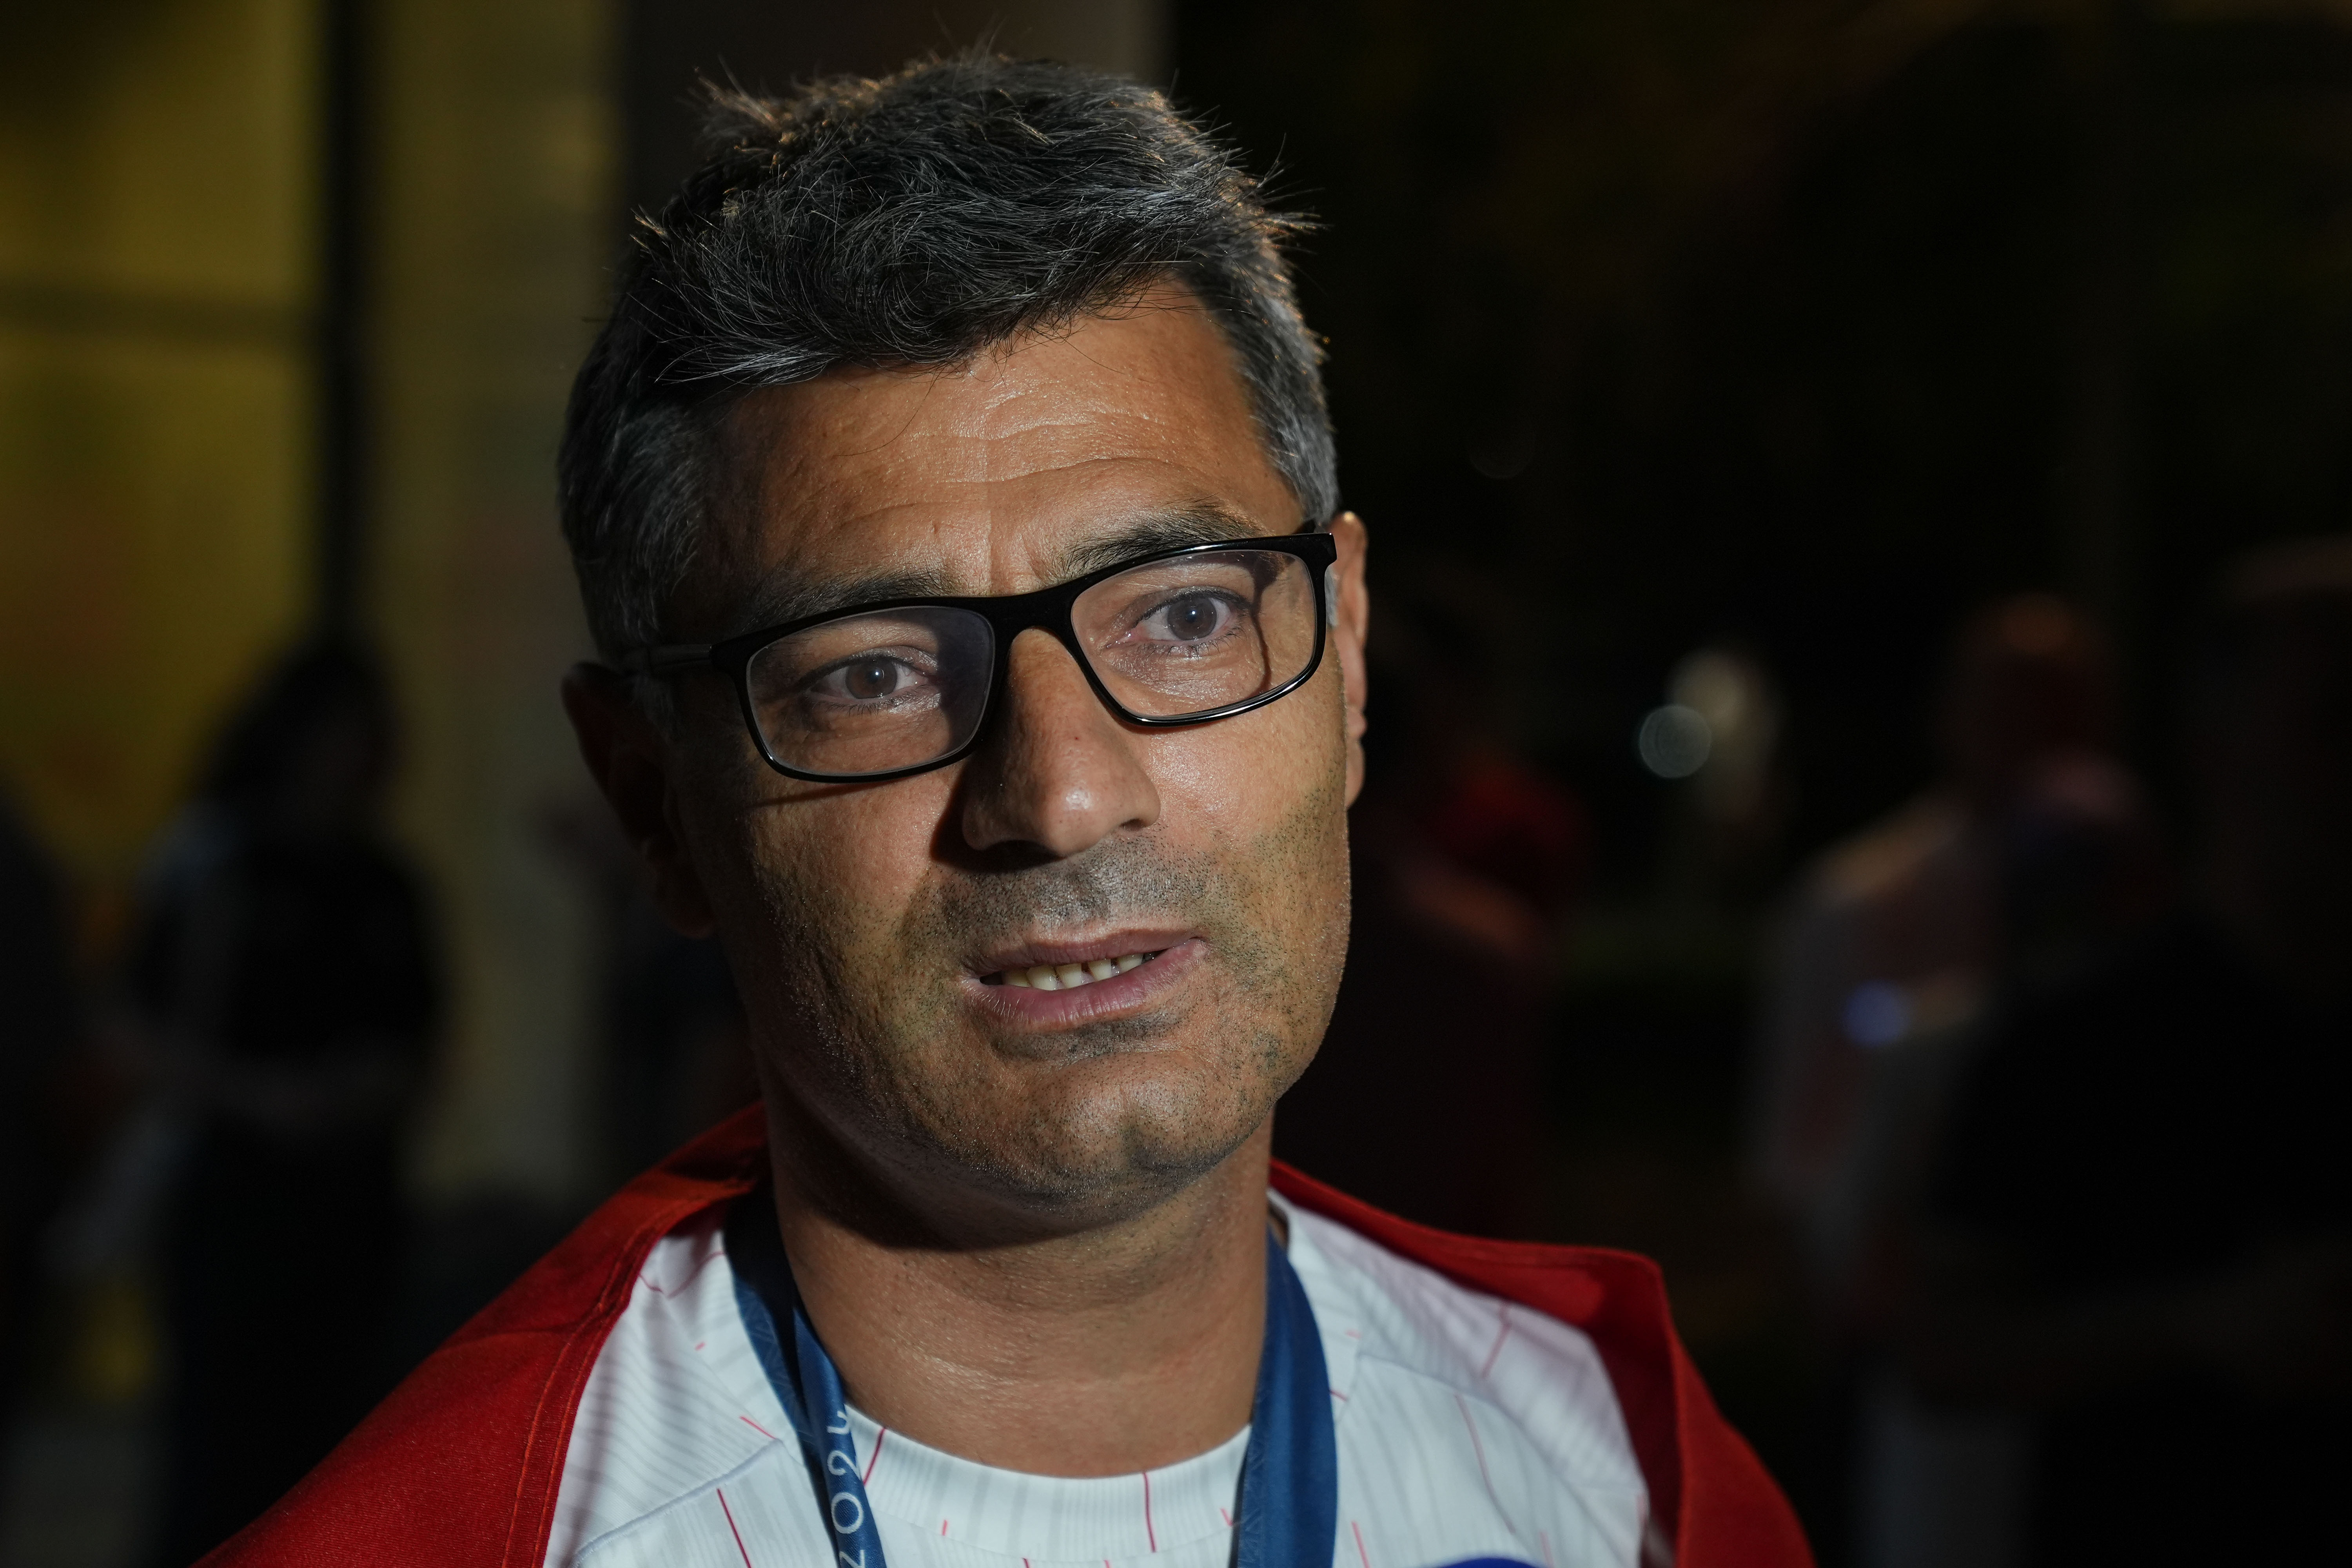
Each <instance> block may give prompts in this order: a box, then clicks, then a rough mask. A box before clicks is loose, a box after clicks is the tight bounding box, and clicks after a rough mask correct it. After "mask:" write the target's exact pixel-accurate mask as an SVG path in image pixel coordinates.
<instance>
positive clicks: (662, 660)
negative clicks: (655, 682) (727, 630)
mask: <svg viewBox="0 0 2352 1568" xmlns="http://www.w3.org/2000/svg"><path fill="white" fill-rule="evenodd" d="M710 646H711V645H710V644H709V643H707V642H679V643H665V644H663V645H662V646H660V647H634V648H631V649H630V650H629V651H628V652H626V653H625V654H623V655H622V656H621V658H620V665H621V668H623V669H625V670H627V671H628V672H629V673H630V674H632V675H676V674H677V672H678V671H679V670H681V669H692V668H695V666H697V665H701V664H708V663H709V662H710Z"/></svg>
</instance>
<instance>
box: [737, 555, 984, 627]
mask: <svg viewBox="0 0 2352 1568" xmlns="http://www.w3.org/2000/svg"><path fill="white" fill-rule="evenodd" d="M952 592H953V589H952V587H951V586H950V584H949V583H948V580H947V575H946V574H944V573H942V572H940V570H938V569H937V568H936V567H929V568H926V567H911V566H908V567H899V568H897V569H895V570H888V571H877V572H864V573H858V574H854V575H851V576H847V577H827V578H825V579H824V581H822V582H813V581H811V580H809V579H807V578H804V577H795V576H793V575H792V574H789V573H782V574H778V575H776V576H773V577H771V578H769V579H768V580H767V581H766V582H765V583H762V584H761V585H760V586H759V587H758V588H756V589H754V590H753V591H752V593H751V597H750V598H749V599H747V600H746V601H745V602H744V605H743V608H742V609H741V610H740V612H739V614H738V619H739V623H740V624H739V630H741V631H753V630H757V629H759V628H761V627H763V626H784V625H787V624H789V623H790V622H793V621H804V620H807V619H809V618H811V617H812V616H824V615H830V614H831V613H833V612H834V611H835V610H847V609H853V608H855V607H856V606H857V605H874V604H880V603H882V602H884V601H886V600H889V599H929V598H943V597H945V596H946V595H949V594H950V593H952Z"/></svg>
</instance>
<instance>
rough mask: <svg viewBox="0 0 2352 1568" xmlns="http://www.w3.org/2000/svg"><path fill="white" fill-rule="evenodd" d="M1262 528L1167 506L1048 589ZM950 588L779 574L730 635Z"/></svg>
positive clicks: (1070, 564) (1060, 561) (1064, 558)
mask: <svg viewBox="0 0 2352 1568" xmlns="http://www.w3.org/2000/svg"><path fill="white" fill-rule="evenodd" d="M1263 531H1264V527H1263V525H1262V524H1260V523H1259V522H1258V521H1256V520H1255V518H1252V517H1249V516H1246V515H1245V514H1244V513H1242V512H1239V511H1235V510H1233V509H1232V508H1230V507H1227V506H1223V505H1221V504H1219V503H1217V502H1214V501H1201V502H1197V503H1194V504H1192V505H1189V506H1180V507H1171V508H1165V509H1162V510H1156V511H1151V512H1147V513H1145V514H1143V515H1141V516H1139V517H1131V518H1128V519H1125V520H1123V521H1120V522H1118V523H1116V524H1114V525H1112V526H1111V527H1110V528H1108V529H1107V530H1106V531H1103V532H1101V533H1097V534H1096V535H1094V536H1093V537H1092V538H1089V539H1086V540H1082V541H1080V542H1077V543H1076V544H1073V545H1071V546H1069V547H1068V548H1067V549H1066V550H1064V551H1062V552H1060V553H1059V554H1058V555H1056V556H1055V558H1054V563H1053V565H1054V569H1053V571H1052V572H1051V573H1050V574H1048V580H1049V581H1050V582H1053V583H1066V582H1068V581H1069V580H1070V579H1071V578H1073V577H1083V576H1085V575H1086V574H1087V573H1089V572H1098V571H1100V570H1101V569H1102V568H1104V567H1106V566H1116V565H1118V563H1120V562H1122V561H1131V560H1133V559H1134V558H1135V557H1137V556H1139V555H1150V554H1153V553H1155V552H1160V551H1163V550H1181V549H1183V548H1184V547H1185V546H1187V545H1191V544H1217V543H1222V542H1224V541H1226V540H1228V539H1255V538H1257V537H1259V536H1260V535H1261V534H1262V533H1263ZM955 591H956V590H955V586H954V584H951V583H950V581H949V580H948V576H947V574H946V573H944V572H942V571H940V570H939V569H938V568H936V567H899V568H898V569H895V570H886V571H876V572H864V573H858V574H853V575H851V576H846V577H828V578H825V579H824V581H822V582H815V581H811V580H810V579H807V578H804V577H796V576H793V574H791V573H790V572H782V573H779V574H776V575H775V576H773V577H771V578H769V579H768V581H766V582H765V583H763V584H761V585H760V586H759V587H758V588H757V589H755V590H753V591H752V593H751V596H750V597H749V598H747V599H746V600H745V601H744V604H743V607H742V609H741V610H740V611H739V612H738V613H737V616H736V632H737V633H738V634H740V633H742V632H749V631H755V630H758V629H761V628H762V627H766V626H788V625H790V624H791V623H793V622H794V621H804V620H809V619H811V618H813V617H815V616H825V615H830V614H832V613H833V612H834V611H835V610H848V609H855V608H856V606H858V605H878V604H884V603H887V602H888V601H889V600H892V599H926V598H947V597H950V596H953V595H954V594H955Z"/></svg>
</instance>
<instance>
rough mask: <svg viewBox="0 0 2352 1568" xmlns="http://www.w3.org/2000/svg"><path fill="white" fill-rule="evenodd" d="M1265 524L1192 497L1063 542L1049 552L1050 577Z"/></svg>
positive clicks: (1242, 533)
mask: <svg viewBox="0 0 2352 1568" xmlns="http://www.w3.org/2000/svg"><path fill="white" fill-rule="evenodd" d="M1264 534H1265V525H1264V524H1263V523H1261V522H1259V521H1257V520H1256V519H1255V518H1253V517H1250V516H1247V515H1246V514H1244V513H1243V512H1239V511H1235V510H1234V509H1232V508H1231V507H1228V506H1224V505H1222V504H1220V503H1218V502H1216V501H1197V502H1194V503H1192V505H1189V506H1180V507H1171V508H1167V509H1164V510H1158V511H1151V512H1147V513H1145V514H1144V515H1142V516H1140V517H1131V518H1128V519H1125V520H1123V521H1120V522H1118V523H1115V524H1113V525H1112V526H1111V527H1109V528H1108V529H1107V530H1105V531H1103V532H1100V533H1097V534H1095V535H1094V536H1093V537H1091V538H1088V539H1085V540H1082V541H1080V542H1077V543H1076V544H1073V545H1071V546H1069V547H1068V548H1067V549H1066V550H1064V551H1063V552H1061V553H1060V554H1059V555H1058V556H1056V557H1055V562H1054V566H1055V570H1054V572H1053V573H1052V574H1051V575H1052V580H1053V581H1055V582H1056V583H1066V582H1068V581H1069V580H1070V579H1071V578H1073V577H1083V576H1085V575H1086V574H1087V573H1089V572H1099V571H1101V570H1102V569H1103V568H1104V567H1106V566H1116V565H1118V563H1120V562H1122V561H1131V560H1133V559H1134V558H1135V557H1137V556H1139V555H1150V554H1152V553H1154V552H1159V551H1162V550H1181V549H1183V548H1184V547H1185V546H1187V545H1191V544H1221V543H1223V542H1225V541H1226V540H1229V539H1256V538H1260V537H1262V536H1263V535H1264Z"/></svg>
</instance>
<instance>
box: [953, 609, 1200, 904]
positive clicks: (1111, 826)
mask: <svg viewBox="0 0 2352 1568" xmlns="http://www.w3.org/2000/svg"><path fill="white" fill-rule="evenodd" d="M1002 700H1003V709H1002V710H1000V711H999V712H997V713H996V714H995V715H993V717H992V720H991V722H992V726H993V730H992V733H991V734H990V735H989V736H988V738H987V739H986V740H985V741H983V742H982V743H981V746H980V749H979V750H978V751H976V752H973V753H972V756H971V761H970V762H968V763H966V764H965V765H964V791H963V795H964V803H963V836H964V841H965V842H966V843H967V844H969V845H970V846H971V847H972V848H974V849H980V850H990V849H997V848H1001V847H1005V846H1008V845H1030V846H1034V847H1036V848H1037V849H1040V850H1043V851H1044V852H1045V853H1046V854H1048V855H1051V856H1053V857H1054V858H1056V859H1059V858H1064V857H1066V856H1071V855H1076V854H1078V853H1079V852H1080V851H1082V850H1085V849H1087V848H1090V847H1093V846H1094V845H1096V844H1097V843H1100V842H1101V841H1102V840H1103V839H1105V838H1108V837H1110V836H1111V835H1112V834H1115V833H1118V832H1121V831H1125V830H1132V829H1137V828H1143V827H1149V826H1151V825H1152V824H1153V823H1154V822H1156V821H1158V820H1159V818H1160V792H1159V790H1158V789H1157V788H1156V787H1155V786H1154V785H1153V784H1152V782H1151V778H1150V774H1148V773H1145V772H1144V771H1143V767H1142V763H1141V762H1140V760H1139V758H1138V756H1137V755H1136V750H1135V745H1134V740H1135V737H1134V736H1133V735H1132V734H1131V733H1130V732H1129V731H1128V730H1127V728H1126V727H1125V726H1124V725H1122V724H1121V723H1120V722H1119V721H1118V718H1117V717H1115V716H1114V715H1113V714H1112V712H1111V710H1109V709H1108V708H1106V707H1104V706H1103V702H1102V699H1100V698H1099V697H1097V696H1096V695H1095V691H1094V688H1093V687H1092V686H1090V685H1088V684H1087V677H1086V672H1085V671H1084V670H1082V669H1080V668H1078V664H1077V661H1076V659H1075V658H1072V657H1071V656H1070V652H1069V650H1068V649H1067V648H1066V647H1063V646H1062V645H1061V644H1060V643H1059V642H1057V641H1055V639H1054V638H1053V637H1051V636H1050V635H1048V634H1047V633H1045V632H1043V631H1039V630H1036V629H1034V628H1032V629H1031V630H1029V631H1025V632H1024V633H1022V634H1021V636H1020V637H1018V638H1017V639H1016V640H1015V641H1014V642H1013V656H1012V660H1011V666H1010V668H1008V669H1007V670H1006V672H1005V682H1004V694H1003V699H1002Z"/></svg>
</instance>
